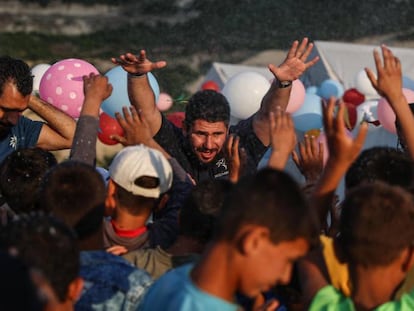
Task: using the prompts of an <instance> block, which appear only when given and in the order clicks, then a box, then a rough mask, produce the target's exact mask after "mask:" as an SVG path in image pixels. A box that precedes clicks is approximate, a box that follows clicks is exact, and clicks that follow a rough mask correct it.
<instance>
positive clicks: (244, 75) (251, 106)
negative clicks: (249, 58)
mask: <svg viewBox="0 0 414 311" xmlns="http://www.w3.org/2000/svg"><path fill="white" fill-rule="evenodd" d="M269 87H270V82H269V81H268V80H267V79H266V78H265V77H264V76H262V75H261V74H259V73H257V72H250V71H245V72H241V73H237V74H236V75H234V76H232V77H231V78H230V79H229V80H228V81H227V83H226V84H225V85H224V88H223V90H222V93H223V95H224V96H225V97H226V98H227V100H228V101H229V104H230V114H231V115H232V116H233V117H236V118H238V119H242V120H243V119H247V118H248V117H250V116H251V115H252V114H254V113H255V112H256V111H257V110H259V108H260V103H261V101H262V98H263V96H264V95H265V94H266V92H267V91H268V90H269Z"/></svg>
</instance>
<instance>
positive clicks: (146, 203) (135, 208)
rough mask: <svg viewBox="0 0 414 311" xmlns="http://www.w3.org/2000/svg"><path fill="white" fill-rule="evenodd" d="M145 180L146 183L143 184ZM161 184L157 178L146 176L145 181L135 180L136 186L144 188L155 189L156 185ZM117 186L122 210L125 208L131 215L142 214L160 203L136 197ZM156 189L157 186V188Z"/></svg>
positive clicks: (139, 196)
mask: <svg viewBox="0 0 414 311" xmlns="http://www.w3.org/2000/svg"><path fill="white" fill-rule="evenodd" d="M144 180H145V182H143V181H144ZM156 183H159V179H158V178H156V177H151V176H145V179H142V177H140V182H137V180H135V184H139V185H140V186H141V187H144V188H154V185H156ZM115 185H116V190H115V191H116V194H115V195H116V198H117V200H118V203H119V205H120V206H122V208H125V209H126V210H127V211H128V212H129V213H130V214H134V215H136V214H140V213H141V211H143V210H147V211H148V210H149V209H153V208H154V207H155V204H156V203H157V202H158V200H157V199H156V198H149V197H144V196H142V195H135V194H133V193H132V192H129V191H127V190H125V189H124V188H123V187H122V186H120V185H118V184H117V183H115ZM155 187H156V186H155Z"/></svg>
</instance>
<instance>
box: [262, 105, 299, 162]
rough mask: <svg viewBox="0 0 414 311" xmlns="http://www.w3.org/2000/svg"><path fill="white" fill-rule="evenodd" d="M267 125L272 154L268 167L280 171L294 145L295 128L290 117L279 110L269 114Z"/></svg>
mask: <svg viewBox="0 0 414 311" xmlns="http://www.w3.org/2000/svg"><path fill="white" fill-rule="evenodd" d="M269 124H270V127H269V128H270V133H269V135H270V147H271V148H272V153H271V155H270V158H269V162H268V166H270V167H273V168H276V169H280V170H282V169H284V167H285V165H286V163H287V160H288V159H289V156H290V154H291V153H292V151H293V149H294V148H295V145H296V133H295V126H294V124H293V120H292V118H291V116H290V115H289V114H288V113H286V112H284V111H282V110H281V109H277V110H276V112H275V113H274V112H270V113H269Z"/></svg>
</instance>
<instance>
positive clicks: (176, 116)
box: [167, 111, 185, 128]
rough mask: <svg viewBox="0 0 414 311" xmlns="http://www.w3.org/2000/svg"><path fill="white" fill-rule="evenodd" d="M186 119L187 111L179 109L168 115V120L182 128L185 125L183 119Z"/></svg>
mask: <svg viewBox="0 0 414 311" xmlns="http://www.w3.org/2000/svg"><path fill="white" fill-rule="evenodd" d="M184 119H185V112H183V111H177V112H172V113H170V114H168V115H167V120H169V121H170V122H172V124H174V125H175V126H176V127H179V128H182V127H183V121H184Z"/></svg>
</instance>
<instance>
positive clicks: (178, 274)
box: [138, 264, 240, 311]
mask: <svg viewBox="0 0 414 311" xmlns="http://www.w3.org/2000/svg"><path fill="white" fill-rule="evenodd" d="M192 267H193V265H192V264H189V265H185V266H182V267H180V268H177V269H173V270H171V271H169V272H167V273H166V274H164V275H163V276H162V277H161V278H159V279H158V280H157V281H156V282H155V283H154V284H153V285H152V286H151V287H150V289H149V290H148V292H147V294H146V295H145V297H144V299H143V301H142V303H141V305H140V307H139V309H138V310H140V311H147V310H148V311H149V310H151V311H203V310H205V311H214V310H219V311H235V310H240V307H239V306H238V305H236V304H233V303H230V302H228V301H225V300H223V299H220V298H218V297H216V296H213V295H210V294H208V293H206V292H203V291H201V290H200V289H198V288H197V287H196V286H195V285H194V284H193V282H192V281H191V279H190V271H191V269H192Z"/></svg>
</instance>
